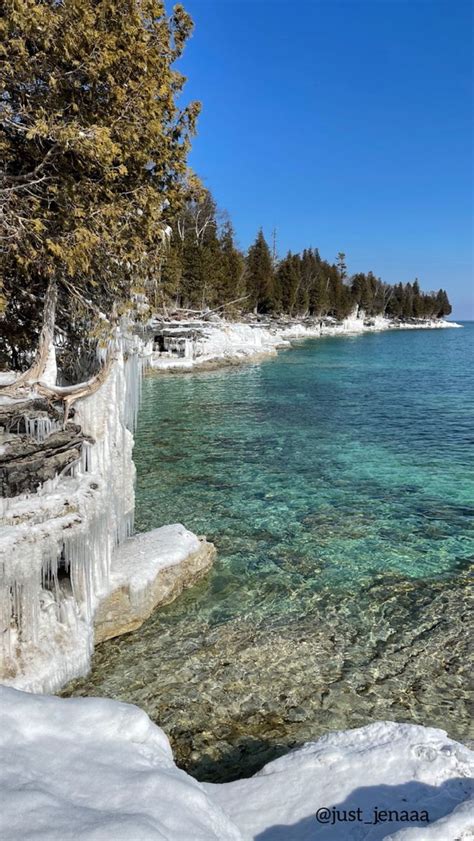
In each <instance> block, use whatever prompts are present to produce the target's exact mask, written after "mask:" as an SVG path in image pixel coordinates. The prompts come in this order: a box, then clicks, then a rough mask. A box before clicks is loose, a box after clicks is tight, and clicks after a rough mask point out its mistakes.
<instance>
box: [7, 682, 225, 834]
mask: <svg viewBox="0 0 474 841" xmlns="http://www.w3.org/2000/svg"><path fill="white" fill-rule="evenodd" d="M0 708H1V711H2V712H1V718H2V722H1V727H0V757H1V759H0V788H1V790H2V792H3V798H2V800H3V802H2V808H1V810H0V837H1V838H2V841H38V839H40V838H44V839H47V841H73V839H79V838H80V839H81V841H241V835H240V833H239V831H238V830H237V829H236V828H235V827H233V826H232V823H231V821H230V820H229V819H228V818H227V817H226V815H225V814H224V813H223V811H222V810H221V809H220V807H219V806H218V805H217V804H215V803H214V802H213V800H212V799H211V798H210V797H209V795H208V794H206V792H205V790H204V788H203V786H201V785H200V784H199V783H197V782H196V781H195V780H193V779H192V777H189V776H188V775H187V774H186V773H185V772H184V771H180V770H179V769H178V768H176V766H175V765H174V762H173V759H172V755H171V750H170V747H169V743H168V740H167V738H166V736H165V734H164V733H163V731H162V730H161V729H160V728H159V727H157V726H156V725H154V724H153V723H152V722H151V721H150V719H149V718H148V716H147V715H146V714H145V713H144V712H142V711H141V710H139V709H138V707H133V706H130V705H128V704H121V703H118V702H116V701H108V700H104V699H96V698H86V699H67V700H64V699H59V698H51V697H47V696H38V695H30V694H28V693H21V692H16V691H15V690H13V689H7V688H1V687H0Z"/></svg>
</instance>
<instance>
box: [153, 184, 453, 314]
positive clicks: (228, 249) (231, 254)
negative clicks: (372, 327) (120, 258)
mask: <svg viewBox="0 0 474 841" xmlns="http://www.w3.org/2000/svg"><path fill="white" fill-rule="evenodd" d="M170 221H171V227H172V231H173V234H172V237H171V238H170V242H169V245H168V248H167V250H166V252H165V253H164V255H163V259H162V272H161V282H160V284H159V285H158V287H157V296H156V300H155V304H156V306H160V305H163V306H164V307H165V308H166V307H167V306H169V305H174V306H176V307H183V308H189V309H199V310H203V309H205V308H206V307H207V308H210V309H217V308H220V309H223V310H227V311H229V312H231V313H232V312H259V313H269V314H283V313H285V314H288V315H290V316H306V315H310V316H333V317H334V318H337V319H342V318H345V317H347V316H348V315H349V314H350V313H351V312H353V311H354V309H355V307H356V306H359V307H360V308H361V309H363V310H364V311H365V313H366V314H367V315H368V316H375V315H382V314H386V315H388V316H391V317H399V318H413V317H415V318H428V317H429V318H432V317H436V318H438V317H443V316H446V315H449V314H450V312H451V305H450V303H449V300H448V296H447V294H446V292H445V291H444V290H443V289H440V290H439V291H438V292H429V293H425V292H422V291H421V289H420V285H419V283H418V281H417V280H415V281H414V282H413V283H406V284H402V283H399V284H396V285H391V284H388V283H384V282H383V281H382V280H381V278H379V277H376V276H375V275H374V274H373V273H372V272H368V273H367V274H364V273H361V272H359V273H357V274H355V275H352V277H349V276H348V273H347V266H346V263H345V255H344V254H343V253H342V252H341V253H339V254H338V255H337V259H336V261H335V262H333V263H330V262H328V261H327V260H324V259H323V258H322V257H321V256H320V254H319V251H318V249H316V248H307V249H305V250H304V251H303V252H302V253H301V254H292V253H291V252H288V254H287V255H286V256H285V257H283V258H278V257H277V254H276V243H275V242H274V243H272V247H271V248H270V246H269V244H268V243H267V241H266V240H265V237H264V235H263V232H262V230H260V231H259V232H258V234H257V236H256V239H255V242H254V243H253V245H251V247H250V248H249V250H248V252H247V253H246V254H243V253H242V252H241V251H240V250H239V249H238V248H237V246H236V244H235V238H234V231H233V228H232V223H231V221H230V220H229V218H227V217H225V216H224V217H222V216H221V215H220V214H219V213H218V210H217V207H216V203H215V201H214V199H213V198H212V196H211V194H210V193H209V191H207V190H205V189H204V188H203V187H202V185H200V183H199V181H198V180H197V179H194V180H192V182H191V185H190V192H189V196H188V200H187V202H186V203H185V206H184V208H183V209H182V211H181V213H180V214H179V215H178V217H177V218H175V219H173V220H170Z"/></svg>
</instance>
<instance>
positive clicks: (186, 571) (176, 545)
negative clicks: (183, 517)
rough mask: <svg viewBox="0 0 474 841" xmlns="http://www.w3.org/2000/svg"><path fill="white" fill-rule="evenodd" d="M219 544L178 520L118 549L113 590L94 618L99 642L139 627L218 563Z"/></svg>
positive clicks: (95, 635)
mask: <svg viewBox="0 0 474 841" xmlns="http://www.w3.org/2000/svg"><path fill="white" fill-rule="evenodd" d="M215 554H216V550H215V547H214V546H213V544H212V543H208V542H207V541H206V540H205V538H197V537H196V535H194V534H192V532H189V531H187V529H185V528H184V526H182V525H180V524H177V525H172V526H163V527H162V528H160V529H154V530H153V531H150V532H146V533H144V534H139V535H137V536H136V537H132V538H130V539H129V540H127V541H125V543H124V544H123V545H122V546H121V547H119V548H118V550H117V552H116V554H115V556H114V560H113V564H112V575H111V589H110V592H109V593H108V595H107V596H106V597H105V598H104V599H103V600H102V601H101V602H100V604H99V606H98V608H97V610H96V613H95V616H94V642H95V643H96V644H97V643H99V642H102V641H103V640H107V639H111V638H112V637H117V636H120V635H121V634H127V633H129V632H130V631H134V630H136V629H137V628H139V627H140V625H142V624H143V622H144V621H145V620H146V619H148V617H149V616H150V615H151V614H152V612H153V611H154V610H155V608H157V607H161V606H162V605H165V604H168V603H169V602H171V601H173V600H174V599H175V598H176V597H177V596H179V594H180V593H181V592H182V591H183V590H184V589H185V588H186V587H191V586H192V585H193V584H195V583H196V582H197V581H198V580H199V579H200V578H202V576H203V575H205V574H206V573H207V572H208V571H209V569H210V568H211V566H212V563H213V560H214V557H215Z"/></svg>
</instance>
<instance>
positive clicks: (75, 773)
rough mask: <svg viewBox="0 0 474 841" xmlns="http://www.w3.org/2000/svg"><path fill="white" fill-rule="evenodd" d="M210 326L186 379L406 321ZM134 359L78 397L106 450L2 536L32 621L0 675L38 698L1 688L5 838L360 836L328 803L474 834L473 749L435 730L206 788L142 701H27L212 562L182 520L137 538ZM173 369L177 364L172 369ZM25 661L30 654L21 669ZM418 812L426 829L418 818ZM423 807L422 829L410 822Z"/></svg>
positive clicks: (321, 754)
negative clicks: (307, 342) (197, 371)
mask: <svg viewBox="0 0 474 841" xmlns="http://www.w3.org/2000/svg"><path fill="white" fill-rule="evenodd" d="M420 326H421V325H414V329H417V327H420ZM448 326H449V327H450V326H455V325H452V324H450V323H447V322H445V323H443V324H440V323H436V324H431V325H428V324H427V325H424V326H423V328H422V329H427V328H428V329H431V328H432V327H435V328H440V327H448ZM407 328H408V329H410V328H413V326H411V325H405V329H407ZM205 329H208V330H209V331H210V335H209V336H207V337H204V338H203V337H198V338H196V339H195V340H194V342H195V346H194V349H193V348H192V350H194V351H196V353H195V355H192V356H191V357H187V358H185V363H186V364H187V365H189V367H188V368H187V369H186V368H184V369H183V370H192V369H193V368H195V367H198V368H199V367H201V368H202V367H203V366H205V365H206V364H209V363H212V362H213V361H214V362H215V363H217V364H219V365H220V364H228V363H229V362H230V364H233V362H240V361H245V360H247V359H256V358H258V357H259V356H264V355H268V354H270V355H273V354H274V353H276V352H277V349H278V347H282V346H283V347H288V346H289V344H290V343H291V341H294V340H298V339H305V338H314V337H315V336H316V335H318V336H319V335H350V334H354V333H362V332H366V331H375V330H383V329H394V328H393V326H392V327H387V325H381V324H380V323H377V324H373V325H366V324H364V322H362V323H361V319H357V320H355V321H354V320H352V321H350V320H348V321H347V322H345V323H344V325H335V326H334V327H333V328H331V326H330V325H328V326H327V329H325V331H324V332H321V331H319V332H318V333H317V334H315V333H314V332H311V328H308V327H304V325H299V326H298V325H296V324H295V325H290V326H286V327H281V328H280V329H276V328H275V329H274V331H273V332H272V330H271V329H268V328H266V327H252V326H250V325H243V324H242V325H224V326H223V325H222V323H220V324H219V325H218V326H217V327H216V326H212V327H209V325H208V324H207V325H206V326H205ZM249 331H250V332H249ZM250 338H251V339H252V341H251V342H250V341H249V340H250ZM199 342H201V344H199ZM201 351H203V352H201ZM133 359H134V358H133V356H129V357H128V362H126V361H125V359H124V358H121V359H120V360H119V361H118V364H117V366H116V367H115V368H114V370H113V371H112V373H111V376H110V378H109V379H108V380H107V381H106V383H105V385H104V387H103V388H102V389H101V390H100V391H99V392H98V393H97V394H96V395H94V396H93V397H91V398H87V399H86V400H84V402H83V403H82V404H79V406H78V420H79V421H80V423H81V424H82V425H83V427H84V431H85V432H87V433H88V434H92V435H93V437H94V442H95V443H94V444H92V445H91V446H90V447H86V448H85V453H84V460H83V462H81V464H80V465H78V466H77V470H76V471H75V472H74V473H73V475H71V476H69V477H63V478H61V479H58V481H57V482H52V483H51V485H48V487H45V488H43V490H42V491H41V492H40V493H38V494H31V495H29V496H24V497H16V498H12V499H10V500H5V501H3V510H2V512H1V513H2V516H3V529H2V530H1V532H2V533H1V535H0V537H1V541H2V543H3V550H4V557H3V563H4V564H5V567H4V576H5V578H4V582H5V584H6V587H7V590H8V592H7V593H6V594H5V599H6V603H5V602H4V608H5V610H6V611H7V613H6V615H8V618H9V619H10V616H11V613H10V611H11V601H10V600H11V599H13V604H14V610H16V611H17V613H16V616H17V619H18V622H19V623H20V624H21V627H18V628H17V629H13V630H12V631H11V634H10V637H11V638H10V640H9V644H8V650H9V652H10V663H9V665H8V668H10V669H15V668H17V672H16V674H9V673H8V671H7V672H6V673H4V677H3V680H4V681H5V682H7V683H9V684H10V686H15V687H17V689H18V688H22V689H26V690H28V691H27V692H18V691H17V689H13V688H9V687H1V686H0V706H1V709H2V725H1V726H0V779H1V786H2V788H3V791H4V792H5V798H4V800H5V806H4V808H3V810H2V814H1V815H0V825H1V826H2V838H5V841H20V839H21V841H36V839H37V838H38V837H39V835H40V834H41V835H42V837H47V838H48V841H67V839H71V841H72V839H73V838H81V839H82V841H130V839H132V838H133V841H158V839H161V841H191V839H192V841H307V839H309V838H312V837H313V836H314V837H327V838H331V839H333V841H348V839H354V841H356V839H358V838H362V837H366V830H367V827H365V826H362V824H361V822H360V821H359V822H357V821H354V822H351V823H350V824H348V823H347V821H344V820H342V821H341V822H340V823H335V824H334V825H332V818H331V815H332V814H334V812H333V811H332V810H334V809H336V810H337V811H338V812H340V813H344V812H345V813H349V812H351V813H353V812H355V811H356V810H357V809H360V810H361V811H362V814H363V817H364V818H368V819H371V818H373V815H374V811H375V810H378V812H381V811H387V810H393V811H394V813H396V818H393V817H392V818H391V819H390V821H389V822H387V821H386V820H382V821H378V822H377V824H373V825H371V828H370V838H371V841H382V839H385V841H389V839H390V841H455V839H456V841H458V839H459V841H468V839H469V838H472V837H474V835H473V833H474V828H473V825H474V822H473V817H472V815H473V807H472V802H469V801H468V797H469V790H468V775H469V773H470V769H473V770H474V763H473V754H472V751H470V750H469V749H468V748H467V747H465V746H464V745H461V744H459V743H457V742H455V741H453V740H452V739H450V738H448V737H447V736H446V734H445V733H444V731H441V730H435V729H433V728H428V727H421V726H417V725H410V724H395V723H391V722H377V723H375V724H372V725H369V726H367V727H363V728H360V729H357V730H349V731H341V732H335V733H328V734H327V735H326V736H324V737H323V738H321V739H319V740H318V741H317V742H309V743H307V744H305V745H304V746H303V747H302V748H300V749H299V750H296V751H294V752H291V753H288V754H287V755H285V756H282V757H281V758H280V759H278V760H275V761H274V762H271V763H269V764H268V765H266V766H265V767H264V768H263V769H262V771H260V772H259V773H258V774H256V775H255V776H254V777H252V778H250V779H243V780H239V781H237V782H234V783H227V784H221V785H213V784H201V783H198V782H197V781H196V780H194V779H193V778H192V777H190V776H189V775H187V774H186V773H185V772H184V771H182V770H180V769H178V768H177V767H176V765H175V763H174V761H173V757H172V754H171V750H170V746H169V742H168V740H167V738H166V736H165V734H164V733H163V731H162V730H161V729H160V728H159V727H158V726H156V725H155V724H153V723H152V722H151V721H150V719H149V718H148V717H147V716H146V714H145V713H144V712H143V711H141V710H139V709H138V708H137V707H133V706H131V705H127V704H122V703H119V702H116V701H109V700H105V699H96V698H86V699H76V698H75V699H67V700H65V699H59V698H51V697H48V696H44V695H36V694H33V693H34V692H45V691H54V689H56V688H58V687H59V686H61V685H62V684H63V683H64V682H65V681H66V680H69V679H70V678H71V677H74V676H76V675H79V674H81V673H84V671H85V670H87V668H88V665H89V662H90V656H91V652H92V647H93V644H94V633H93V625H94V623H95V627H96V635H97V638H99V639H106V638H108V637H110V636H114V635H115V634H116V633H126V632H127V631H129V630H133V628H134V627H137V626H138V624H140V623H141V622H142V621H143V620H144V618H146V616H147V615H149V612H151V610H153V609H154V607H155V606H156V605H157V604H159V603H166V601H167V600H169V599H170V598H173V597H174V596H175V595H177V594H178V592H179V591H180V589H181V588H182V587H183V586H186V585H187V584H189V583H193V582H194V580H196V579H195V578H193V575H194V574H196V575H200V574H204V573H205V572H206V570H207V569H208V568H209V565H210V563H212V555H213V548H212V546H211V545H210V544H207V543H206V542H205V541H203V540H202V539H199V538H197V537H196V536H195V535H193V534H192V533H191V532H189V531H187V530H186V529H185V528H184V526H182V525H180V524H175V525H172V526H165V527H163V528H162V529H157V530H155V531H153V532H149V533H146V534H144V535H137V536H136V537H134V538H128V539H127V531H128V529H129V528H130V524H131V518H132V513H133V503H134V495H133V477H134V467H133V461H132V445H133V437H132V432H131V429H133V417H134V416H135V414H136V409H137V405H138V393H139V376H138V375H137V371H138V370H139V369H140V366H138V368H137V365H136V361H133ZM161 359H162V360H163V361H164V362H166V359H165V358H164V357H163V356H162V357H161ZM168 359H169V358H168ZM154 362H156V358H155V359H154ZM173 362H179V357H178V358H177V359H172V358H171V363H173ZM158 367H159V368H160V367H162V369H163V370H177V369H176V368H173V367H172V366H169V365H168V366H167V367H165V366H158ZM178 368H179V365H178ZM117 540H118V541H119V543H120V545H119V547H118V548H116V543H117ZM61 547H63V548H62V550H61ZM64 547H65V548H64ZM61 551H62V552H63V553H65V557H66V559H67V564H68V574H69V578H68V580H66V581H65V580H64V568H63V569H62V575H59V572H61V570H60V569H59V567H60V566H61V565H62V564H63V560H61V555H59V559H60V560H58V552H59V553H61ZM132 564H133V570H132V569H131V565H132ZM183 576H184V577H183ZM45 583H47V585H48V586H45ZM61 594H62V595H61ZM12 653H13V660H12ZM17 655H20V660H17V661H16V662H15V656H17ZM1 679H2V678H0V680H1ZM321 809H323V810H324V809H325V810H326V813H324V812H323V813H322V814H323V815H324V814H326V815H327V812H328V811H329V814H330V817H329V820H327V819H326V820H324V821H322V822H320V823H319V824H318V822H317V820H316V817H315V815H316V812H317V811H318V810H321ZM423 812H426V813H427V814H428V816H429V818H428V820H429V822H426V820H425V819H423V818H421V819H418V818H419V817H420V815H421V814H422V813H423ZM415 813H416V814H417V815H418V818H416V819H413V820H410V819H409V818H407V817H405V816H406V815H407V814H408V815H410V814H415ZM400 816H402V817H400Z"/></svg>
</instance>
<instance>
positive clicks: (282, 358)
mask: <svg viewBox="0 0 474 841" xmlns="http://www.w3.org/2000/svg"><path fill="white" fill-rule="evenodd" d="M473 362H474V324H465V326H464V327H463V329H459V330H456V329H452V330H443V331H441V330H440V331H421V330H416V331H394V332H389V333H378V334H372V335H370V334H368V335H363V336H358V337H345V338H342V337H338V338H325V339H319V340H314V341H307V342H304V343H302V344H300V345H298V346H297V347H295V348H293V349H291V350H289V351H284V352H282V353H280V355H279V356H278V358H277V359H275V360H269V361H268V362H264V363H262V364H259V365H247V366H244V367H241V368H237V369H235V368H232V369H230V370H224V369H222V370H220V371H216V372H212V373H201V374H194V375H184V376H183V375H180V376H176V375H175V376H166V377H163V376H156V375H151V376H149V377H147V379H146V380H145V384H144V394H143V405H142V409H141V411H140V416H139V427H138V434H137V437H136V447H135V461H136V465H137V471H138V476H137V512H136V524H137V528H138V530H139V531H145V530H148V529H151V528H155V527H157V526H160V525H163V524H164V523H168V522H182V523H184V524H185V525H186V526H187V527H188V528H190V529H192V530H193V531H195V532H197V533H199V534H206V535H207V537H208V539H210V540H212V541H213V542H214V543H215V544H216V546H217V549H218V560H217V562H216V564H215V568H214V570H213V571H212V573H211V574H210V575H209V577H208V578H207V579H206V580H205V581H203V582H201V583H200V584H199V585H198V586H197V587H194V588H192V590H190V591H188V593H186V594H185V595H184V596H183V597H182V598H180V599H179V600H178V601H177V602H175V603H174V604H173V605H170V606H169V607H168V608H165V609H164V610H161V611H159V612H157V613H156V615H155V616H154V617H152V618H151V619H150V620H149V621H148V622H147V623H146V624H145V625H144V626H143V628H142V629H141V630H139V631H138V632H136V633H135V634H133V635H129V636H128V637H125V638H122V639H118V640H114V641H111V642H109V643H105V644H104V645H102V646H100V647H99V648H98V650H97V652H96V655H95V661H94V670H93V672H92V675H91V676H89V678H87V679H86V680H85V681H81V682H76V683H75V684H74V687H73V690H74V692H75V693H76V694H83V693H85V692H86V691H87V692H89V693H94V694H107V695H112V696H113V697H120V698H123V699H125V700H131V701H134V702H135V703H139V704H141V705H142V706H145V708H146V709H147V711H148V712H149V713H150V714H151V715H152V716H153V717H154V718H155V719H156V720H157V721H158V722H159V723H160V724H161V725H162V726H163V727H164V728H165V730H167V732H168V733H169V734H170V736H171V738H172V741H173V743H174V747H175V749H176V750H177V753H178V756H179V758H180V759H181V762H182V764H183V765H184V766H185V767H187V768H189V769H190V770H191V771H193V772H194V773H196V774H197V776H200V777H201V778H209V779H223V778H229V777H232V776H238V775H239V773H246V772H250V771H252V770H254V768H255V767H257V766H258V765H259V764H261V762H262V761H264V760H265V759H267V758H268V757H269V756H270V755H275V754H276V753H278V752H281V751H282V750H284V749H287V747H288V746H291V745H293V744H298V743H299V742H301V741H304V740H307V739H309V738H314V737H316V736H317V735H319V734H320V733H321V732H325V730H327V729H334V728H335V727H338V728H340V727H351V726H358V725H359V724H363V723H366V722H367V721H370V720H374V719H377V718H392V719H393V718H395V719H397V720H410V721H418V722H422V723H426V724H437V725H439V726H443V727H447V728H448V730H449V732H450V733H451V734H452V735H455V736H457V737H459V738H465V737H466V736H467V735H468V714H467V707H466V702H467V697H466V687H465V678H464V675H465V670H466V662H467V656H468V655H467V651H466V641H467V637H466V621H467V620H466V611H467V604H466V602H467V591H466V574H467V570H468V567H469V562H470V561H472V558H473V556H474V541H473V513H474V507H473V501H474V482H473V469H472V468H473V460H472V443H473V439H474V424H473V420H474V365H473Z"/></svg>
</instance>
